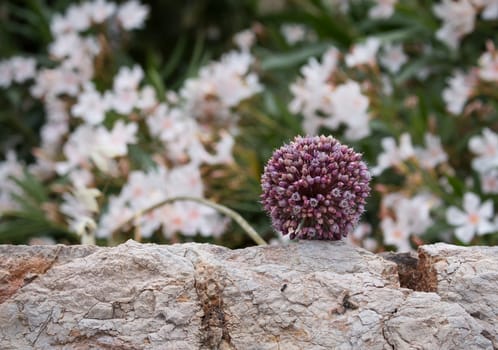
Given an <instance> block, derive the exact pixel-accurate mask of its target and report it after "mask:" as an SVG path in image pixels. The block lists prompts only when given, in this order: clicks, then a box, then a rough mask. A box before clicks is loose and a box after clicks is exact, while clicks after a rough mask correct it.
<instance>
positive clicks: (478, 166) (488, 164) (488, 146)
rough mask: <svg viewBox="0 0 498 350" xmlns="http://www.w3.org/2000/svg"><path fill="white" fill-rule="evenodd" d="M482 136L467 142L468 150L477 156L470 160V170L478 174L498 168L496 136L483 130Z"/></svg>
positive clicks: (489, 131) (487, 130) (488, 130)
mask: <svg viewBox="0 0 498 350" xmlns="http://www.w3.org/2000/svg"><path fill="white" fill-rule="evenodd" d="M482 135H483V136H482V137H481V136H472V137H471V138H470V140H469V149H470V150H471V151H472V152H473V153H474V154H476V155H478V157H476V158H474V159H473V160H472V168H473V169H474V170H476V171H478V172H485V171H488V170H490V169H493V168H496V167H498V134H497V133H495V132H493V131H492V130H490V129H488V128H484V129H483V130H482Z"/></svg>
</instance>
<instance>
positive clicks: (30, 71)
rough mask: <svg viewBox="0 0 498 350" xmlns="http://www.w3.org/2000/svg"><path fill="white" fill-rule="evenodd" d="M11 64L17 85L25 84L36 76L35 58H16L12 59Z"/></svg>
mask: <svg viewBox="0 0 498 350" xmlns="http://www.w3.org/2000/svg"><path fill="white" fill-rule="evenodd" d="M10 64H11V66H12V71H13V80H14V81H15V82H16V83H23V82H25V81H26V80H29V79H32V78H34V77H35V75H36V60H35V59H34V58H28V57H20V56H16V57H12V58H11V59H10Z"/></svg>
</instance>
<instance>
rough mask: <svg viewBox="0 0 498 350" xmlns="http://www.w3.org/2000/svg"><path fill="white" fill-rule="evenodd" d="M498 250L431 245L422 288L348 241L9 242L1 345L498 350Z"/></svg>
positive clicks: (2, 283) (1, 291)
mask: <svg viewBox="0 0 498 350" xmlns="http://www.w3.org/2000/svg"><path fill="white" fill-rule="evenodd" d="M453 248H454V249H456V250H455V252H456V253H452V252H453V250H452V249H453ZM440 251H441V252H448V255H444V254H443V253H438V252H440ZM496 253H497V251H496V250H492V249H490V250H487V249H486V248H482V247H480V248H475V249H474V248H455V247H452V246H447V245H444V246H443V245H434V246H425V247H422V248H421V250H420V254H425V255H424V256H425V258H422V255H421V256H420V260H419V264H418V265H419V266H418V269H419V272H418V274H417V276H421V278H420V279H422V278H430V281H429V282H430V283H425V286H426V287H427V286H429V287H430V288H429V287H427V288H426V289H425V290H419V291H416V290H414V289H408V288H403V287H400V285H399V280H400V279H399V276H398V266H397V264H396V263H395V262H392V261H388V260H386V259H384V258H382V257H381V256H377V255H375V254H371V253H369V252H367V251H364V250H362V249H359V248H353V247H351V246H348V245H346V244H345V243H342V242H316V241H310V242H299V243H295V244H290V245H288V246H285V247H277V246H270V247H251V248H246V249H241V250H229V249H226V248H222V247H218V246H213V245H208V244H195V243H189V244H178V245H169V246H164V245H163V246H160V245H153V244H139V243H135V242H133V241H128V242H127V243H126V244H123V245H121V246H118V247H114V248H97V247H81V246H55V247H49V246H47V247H25V246H0V349H282V350H283V349H289V350H291V349H493V341H495V340H496V332H497V329H496V328H493V327H496V326H495V325H494V323H492V322H491V320H493V319H494V320H496V318H497V315H498V313H497V309H496V305H497V303H496V302H497V300H496V297H495V296H494V295H493V293H492V291H493V290H494V291H496V290H497V287H498V286H497V283H498V278H497V275H496V274H497V264H496V258H495V257H494V256H497V254H496ZM453 254H457V255H458V256H460V258H458V259H457V260H452V259H453ZM424 259H426V260H424ZM493 259H495V260H493ZM429 260H430V261H431V263H430V264H429V263H428V261H429ZM448 261H449V262H448ZM454 261H458V263H454ZM422 262H424V264H425V265H424V264H422ZM398 263H399V262H398ZM438 264H439V265H438ZM445 264H446V265H445ZM423 266H425V267H429V266H430V267H432V268H433V270H431V272H428V271H426V273H422V272H421V270H420V269H421V267H423ZM448 266H453V267H451V268H450V269H448ZM474 270H477V271H479V273H478V275H477V276H478V277H476V273H475V271H474ZM400 271H401V270H400ZM434 271H435V272H434ZM471 274H472V276H474V277H476V279H472V278H471ZM457 278H458V279H461V281H462V284H461V285H460V286H459V284H458V283H457V282H456V279H457ZM413 285H415V284H413ZM417 285H418V286H422V285H424V283H422V281H420V283H418V284H417ZM456 286H459V287H456ZM493 287H494V289H493ZM461 288H465V289H466V290H465V291H463V290H461ZM429 289H430V291H427V290H429ZM435 292H437V293H435ZM488 292H489V293H488ZM465 293H468V294H465ZM477 294H478V295H477ZM481 303H482V305H481ZM473 304H476V305H473ZM495 347H496V343H495Z"/></svg>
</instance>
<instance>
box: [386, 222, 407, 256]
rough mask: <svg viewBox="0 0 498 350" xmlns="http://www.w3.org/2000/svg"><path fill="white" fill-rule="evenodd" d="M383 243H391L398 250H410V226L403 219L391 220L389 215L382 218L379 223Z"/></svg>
mask: <svg viewBox="0 0 498 350" xmlns="http://www.w3.org/2000/svg"><path fill="white" fill-rule="evenodd" d="M380 227H381V229H382V234H383V235H384V244H387V245H393V246H395V247H396V249H397V250H398V251H399V252H406V251H410V250H411V249H412V248H411V246H410V233H411V232H410V228H409V227H408V225H407V223H406V221H405V220H402V219H401V220H393V219H392V218H390V217H386V218H384V219H382V221H381V223H380Z"/></svg>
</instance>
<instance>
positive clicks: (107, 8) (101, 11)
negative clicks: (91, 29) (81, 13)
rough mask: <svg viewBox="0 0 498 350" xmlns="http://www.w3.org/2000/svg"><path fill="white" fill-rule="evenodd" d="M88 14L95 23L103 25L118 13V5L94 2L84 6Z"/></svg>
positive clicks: (101, 0) (104, 1) (96, 0)
mask: <svg viewBox="0 0 498 350" xmlns="http://www.w3.org/2000/svg"><path fill="white" fill-rule="evenodd" d="M83 6H84V8H85V11H86V13H87V14H88V16H89V17H90V19H91V20H92V22H93V23H102V22H104V21H106V20H107V19H108V18H109V17H111V16H112V15H113V14H114V12H115V11H116V4H114V3H112V2H107V1H106V0H93V1H91V2H87V3H84V4H83Z"/></svg>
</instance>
